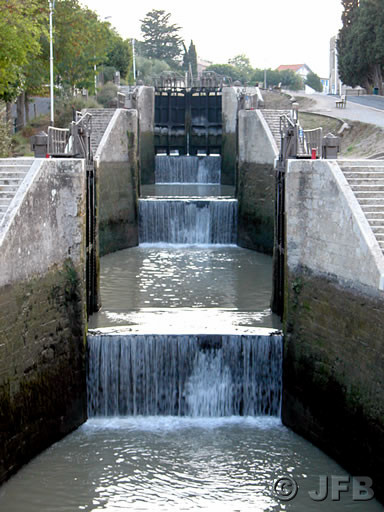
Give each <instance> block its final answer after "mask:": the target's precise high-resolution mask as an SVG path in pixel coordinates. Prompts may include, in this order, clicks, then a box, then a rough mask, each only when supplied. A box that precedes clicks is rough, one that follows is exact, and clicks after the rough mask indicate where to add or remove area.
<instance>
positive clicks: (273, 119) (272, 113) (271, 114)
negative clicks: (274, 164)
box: [260, 108, 292, 151]
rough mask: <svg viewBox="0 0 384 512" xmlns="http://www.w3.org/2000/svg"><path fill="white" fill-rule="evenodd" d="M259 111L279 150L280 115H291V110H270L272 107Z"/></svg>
mask: <svg viewBox="0 0 384 512" xmlns="http://www.w3.org/2000/svg"><path fill="white" fill-rule="evenodd" d="M260 112H261V113H262V114H263V116H264V119H265V120H266V122H267V124H268V126H269V129H270V130H271V133H272V135H273V138H274V139H275V142H276V145H277V147H278V149H279V151H280V149H281V135H280V116H282V115H284V114H285V115H287V116H290V115H291V112H292V111H291V110H272V109H265V108H264V109H262V110H260Z"/></svg>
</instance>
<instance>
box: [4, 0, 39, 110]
mask: <svg viewBox="0 0 384 512" xmlns="http://www.w3.org/2000/svg"><path fill="white" fill-rule="evenodd" d="M47 16H48V13H47V4H46V3H45V2H44V3H43V2H42V1H39V0H28V2H26V1H24V0H0V97H2V98H3V99H4V100H6V101H9V100H10V98H11V97H13V98H14V97H16V96H17V94H18V90H19V88H20V87H21V86H22V83H23V80H24V77H23V73H22V70H23V67H24V66H25V65H26V64H27V63H28V61H29V60H30V59H31V58H32V56H33V57H36V56H38V55H39V53H40V37H41V36H42V34H44V33H45V31H46V28H45V27H47Z"/></svg>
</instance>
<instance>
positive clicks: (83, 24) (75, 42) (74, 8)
mask: <svg viewBox="0 0 384 512" xmlns="http://www.w3.org/2000/svg"><path fill="white" fill-rule="evenodd" d="M110 33H111V32H110V28H109V23H108V22H101V21H100V20H99V19H98V17H97V14H96V13H95V12H93V11H91V10H89V9H86V8H82V7H81V6H80V5H79V3H78V0H58V1H57V2H56V13H55V46H54V52H55V68H56V72H57V75H58V77H57V79H58V82H59V83H61V84H62V85H63V86H64V87H65V86H67V87H70V88H71V90H72V91H73V90H74V89H75V88H76V87H77V88H83V87H86V88H90V87H92V85H93V83H94V66H95V65H96V66H99V65H101V64H102V63H103V61H104V60H105V58H106V52H107V49H108V41H109V39H110V37H111V36H110Z"/></svg>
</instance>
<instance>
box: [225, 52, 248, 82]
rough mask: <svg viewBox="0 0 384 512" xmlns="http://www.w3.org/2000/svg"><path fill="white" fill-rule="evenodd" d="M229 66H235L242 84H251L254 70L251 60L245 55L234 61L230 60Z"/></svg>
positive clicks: (233, 59)
mask: <svg viewBox="0 0 384 512" xmlns="http://www.w3.org/2000/svg"><path fill="white" fill-rule="evenodd" d="M228 64H229V65H230V66H233V67H234V68H235V69H236V72H237V76H238V78H237V80H240V81H241V82H249V81H250V80H251V78H252V73H253V69H252V66H251V62H250V60H249V58H248V57H247V56H246V55H244V54H241V55H236V56H235V57H233V58H232V59H229V61H228Z"/></svg>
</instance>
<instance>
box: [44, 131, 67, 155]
mask: <svg viewBox="0 0 384 512" xmlns="http://www.w3.org/2000/svg"><path fill="white" fill-rule="evenodd" d="M68 139H69V130H68V129H67V128H55V127H53V126H49V127H48V154H50V155H52V154H65V153H67V144H68Z"/></svg>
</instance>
